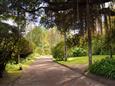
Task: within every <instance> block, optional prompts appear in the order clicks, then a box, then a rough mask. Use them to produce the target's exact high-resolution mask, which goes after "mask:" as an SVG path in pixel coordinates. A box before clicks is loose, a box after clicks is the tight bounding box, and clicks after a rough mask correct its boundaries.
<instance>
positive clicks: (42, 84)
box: [10, 57, 106, 86]
mask: <svg viewBox="0 0 115 86" xmlns="http://www.w3.org/2000/svg"><path fill="white" fill-rule="evenodd" d="M10 86H106V85H104V84H102V83H99V82H97V81H95V80H92V79H90V78H87V77H86V76H84V75H82V74H81V73H79V72H75V71H72V70H71V69H69V68H67V67H65V66H62V65H60V64H57V63H55V62H53V60H52V59H51V58H48V57H44V58H41V59H38V60H37V61H36V62H35V63H33V64H32V65H31V66H30V67H29V68H28V69H26V70H24V71H23V73H22V76H21V77H20V78H19V79H17V80H16V81H15V82H13V84H10Z"/></svg>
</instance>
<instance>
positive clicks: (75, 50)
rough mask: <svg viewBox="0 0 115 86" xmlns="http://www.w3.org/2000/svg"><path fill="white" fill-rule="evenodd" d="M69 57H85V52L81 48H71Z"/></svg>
mask: <svg viewBox="0 0 115 86" xmlns="http://www.w3.org/2000/svg"><path fill="white" fill-rule="evenodd" d="M69 53H70V56H72V57H77V56H86V55H87V52H86V50H85V49H83V48H80V47H75V48H72V49H71V50H70V51H69Z"/></svg>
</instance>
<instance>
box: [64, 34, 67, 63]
mask: <svg viewBox="0 0 115 86" xmlns="http://www.w3.org/2000/svg"><path fill="white" fill-rule="evenodd" d="M66 40H67V34H66V32H64V61H67V45H66Z"/></svg>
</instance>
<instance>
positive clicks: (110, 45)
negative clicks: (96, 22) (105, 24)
mask: <svg viewBox="0 0 115 86" xmlns="http://www.w3.org/2000/svg"><path fill="white" fill-rule="evenodd" d="M109 31H110V32H111V34H112V32H113V31H112V28H111V17H110V15H109ZM111 34H108V35H109V39H110V44H109V50H110V58H112V57H113V56H112V38H111Z"/></svg>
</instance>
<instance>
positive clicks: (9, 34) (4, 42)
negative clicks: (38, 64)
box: [0, 23, 33, 76]
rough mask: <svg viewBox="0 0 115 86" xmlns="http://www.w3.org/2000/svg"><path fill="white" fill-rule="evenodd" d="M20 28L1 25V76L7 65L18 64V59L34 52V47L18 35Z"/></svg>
mask: <svg viewBox="0 0 115 86" xmlns="http://www.w3.org/2000/svg"><path fill="white" fill-rule="evenodd" d="M17 29H18V28H16V27H13V26H10V25H8V24H5V23H0V75H1V76H2V73H3V71H4V70H5V66H6V64H7V63H8V62H9V61H11V62H12V60H13V61H15V63H18V57H19V56H21V57H25V56H27V55H28V54H29V53H31V52H32V51H33V49H32V45H31V44H30V43H29V42H28V41H27V40H26V39H25V38H24V37H22V36H21V35H20V34H19V33H18V30H17Z"/></svg>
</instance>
